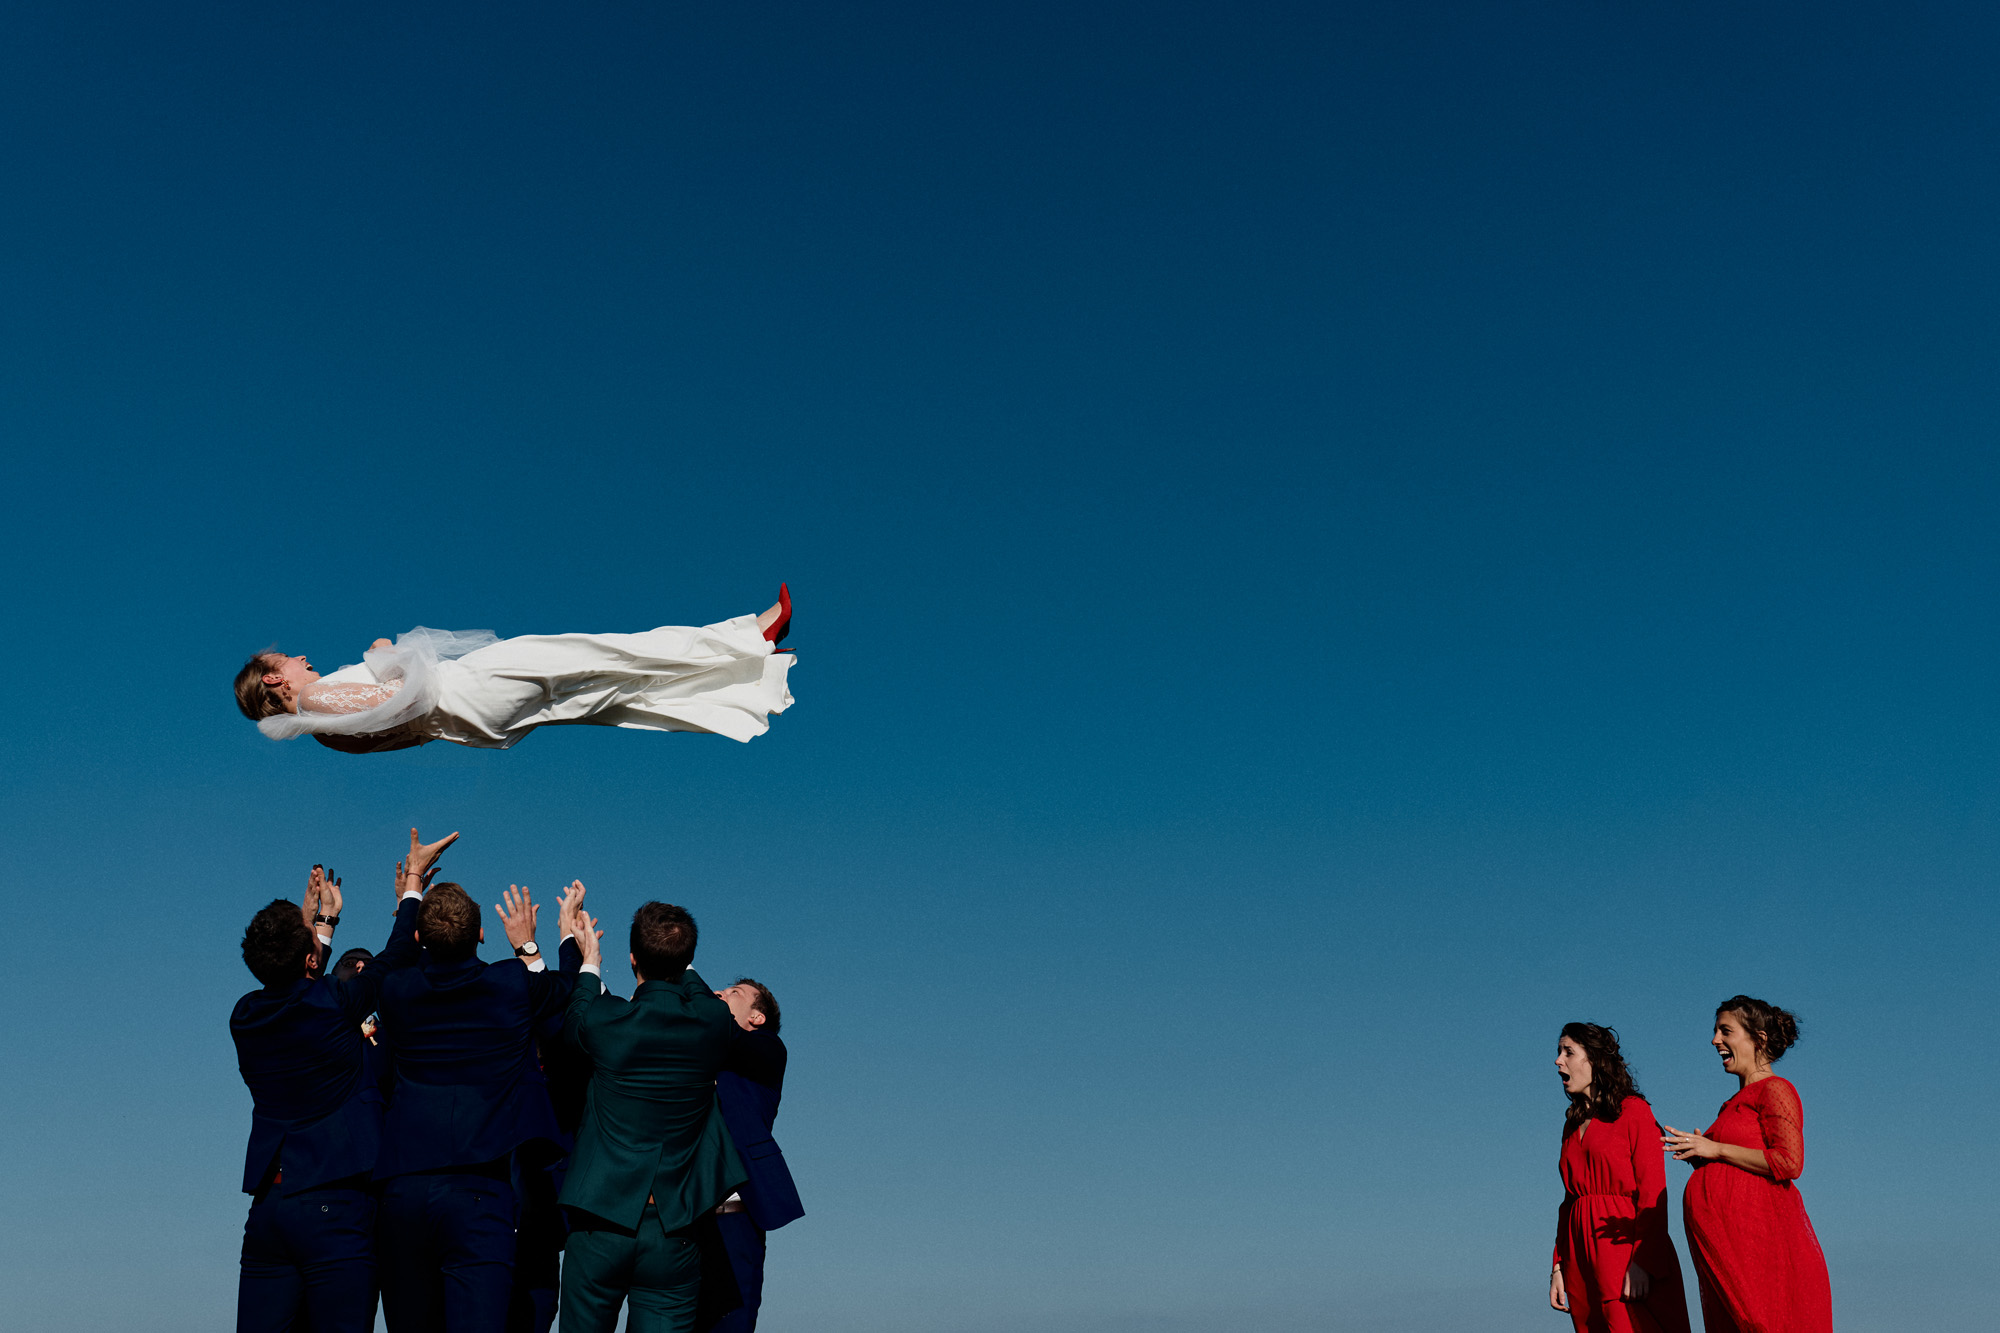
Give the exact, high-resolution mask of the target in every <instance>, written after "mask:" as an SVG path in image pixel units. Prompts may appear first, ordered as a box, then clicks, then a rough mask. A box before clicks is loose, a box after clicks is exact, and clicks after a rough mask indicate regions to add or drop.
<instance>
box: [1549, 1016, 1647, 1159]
mask: <svg viewBox="0 0 2000 1333" xmlns="http://www.w3.org/2000/svg"><path fill="white" fill-rule="evenodd" d="M1562 1035H1563V1036H1565V1037H1568V1038H1569V1039H1570V1040H1571V1041H1573V1042H1575V1043H1576V1044H1577V1045H1579V1046H1581V1047H1582V1048H1583V1053H1584V1054H1585V1055H1587V1056H1589V1057H1590V1086H1589V1087H1587V1088H1585V1089H1584V1090H1583V1091H1582V1092H1580V1093H1572V1094H1570V1099H1569V1110H1568V1111H1566V1112H1564V1114H1563V1137H1564V1138H1568V1137H1569V1136H1570V1135H1571V1134H1574V1133H1576V1131H1577V1127H1578V1126H1580V1125H1581V1124H1583V1122H1584V1121H1585V1120H1588V1119H1592V1118H1595V1119H1598V1120H1616V1119H1617V1118H1618V1112H1619V1111H1620V1110H1622V1109H1623V1108H1624V1106H1625V1099H1626V1098H1627V1097H1637V1096H1638V1095H1639V1084H1638V1081H1637V1080H1635V1079H1634V1078H1633V1077H1632V1070H1631V1068H1630V1067H1629V1066H1627V1065H1626V1063H1625V1056H1624V1054H1623V1053H1622V1052H1620V1051H1619V1049H1618V1030H1617V1029H1616V1028H1601V1027H1599V1026H1597V1024H1595V1023H1565V1024H1563V1030H1562Z"/></svg>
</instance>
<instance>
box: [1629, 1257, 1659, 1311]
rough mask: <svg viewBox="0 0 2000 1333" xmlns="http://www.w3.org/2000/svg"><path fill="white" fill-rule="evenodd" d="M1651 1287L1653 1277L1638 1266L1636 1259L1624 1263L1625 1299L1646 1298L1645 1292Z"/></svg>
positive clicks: (1637, 1299) (1638, 1299) (1641, 1299)
mask: <svg viewBox="0 0 2000 1333" xmlns="http://www.w3.org/2000/svg"><path fill="white" fill-rule="evenodd" d="M1652 1289H1653V1279H1652V1278H1651V1277H1649V1276H1647V1274H1646V1270H1645V1269H1643V1268H1641V1267H1639V1264H1638V1262H1637V1261H1636V1260H1635V1261H1633V1262H1632V1263H1629V1264H1626V1265H1625V1299H1626V1300H1628V1301H1643V1300H1645V1299H1646V1293H1647V1292H1649V1291H1651V1290H1652Z"/></svg>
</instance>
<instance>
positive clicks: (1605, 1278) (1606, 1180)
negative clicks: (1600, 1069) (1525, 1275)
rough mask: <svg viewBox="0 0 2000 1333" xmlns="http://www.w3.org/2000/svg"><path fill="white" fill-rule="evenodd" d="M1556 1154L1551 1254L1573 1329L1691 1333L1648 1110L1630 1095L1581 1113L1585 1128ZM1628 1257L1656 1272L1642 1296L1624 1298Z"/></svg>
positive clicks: (1583, 1332)
mask: <svg viewBox="0 0 2000 1333" xmlns="http://www.w3.org/2000/svg"><path fill="white" fill-rule="evenodd" d="M1557 1162H1558V1165H1559V1168H1560V1169H1561V1171H1562V1181H1563V1189H1564V1190H1565V1191H1566V1193H1565V1194H1564V1196H1563V1201H1562V1208H1561V1209H1560V1210H1558V1211H1557V1213H1556V1262H1557V1263H1559V1264H1561V1265H1562V1273H1563V1286H1564V1288H1565V1289H1566V1290H1567V1291H1568V1292H1569V1317H1570V1319H1571V1321H1572V1322H1574V1323H1575V1324H1576V1330H1577V1333H1688V1309H1687V1292H1686V1290H1685V1289H1684V1288H1683V1287H1682V1286H1681V1260H1680V1256H1679V1255H1678V1254H1676V1253H1675V1252H1674V1242H1673V1237H1671V1236H1669V1235H1668V1234H1667V1166H1666V1160H1665V1157H1664V1154H1663V1150H1662V1149H1661V1147H1660V1127H1659V1125H1658V1124H1657V1123H1655V1122H1654V1120H1653V1108H1652V1107H1650V1106H1648V1105H1646V1101H1645V1098H1643V1097H1627V1098H1626V1099H1625V1103H1624V1105H1622V1106H1620V1107H1619V1108H1618V1118H1617V1119H1616V1120H1613V1121H1609V1122H1606V1121H1603V1120H1596V1119H1592V1120H1586V1121H1584V1122H1583V1132H1582V1133H1581V1134H1568V1135H1565V1136H1564V1137H1563V1145H1562V1155H1561V1156H1560V1157H1559V1158H1558V1159H1557ZM1634 1260H1637V1261H1638V1264H1639V1267H1641V1268H1643V1269H1645V1270H1646V1276H1647V1277H1648V1278H1651V1279H1652V1288H1651V1290H1649V1291H1648V1292H1647V1293H1646V1299H1645V1300H1644V1301H1627V1300H1625V1299H1624V1295H1625V1269H1626V1267H1627V1266H1628V1265H1629V1264H1631V1263H1632V1262H1633V1261H1634Z"/></svg>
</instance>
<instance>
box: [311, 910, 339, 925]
mask: <svg viewBox="0 0 2000 1333" xmlns="http://www.w3.org/2000/svg"><path fill="white" fill-rule="evenodd" d="M313 924H314V925H315V926H337V925H339V924H340V918H339V917H337V916H328V915H326V914H325V913H324V912H315V913H313Z"/></svg>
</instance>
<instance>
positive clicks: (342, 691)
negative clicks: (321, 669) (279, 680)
mask: <svg viewBox="0 0 2000 1333" xmlns="http://www.w3.org/2000/svg"><path fill="white" fill-rule="evenodd" d="M402 688H403V682H402V681H400V680H387V681H382V682H379V683H377V682H373V681H352V680H320V681H314V682H313V683H312V684H310V685H308V686H306V687H305V689H303V690H301V691H300V692H299V711H300V712H302V713H360V712H365V711H366V710H368V709H370V708H375V707H378V706H379V705H381V704H385V703H388V702H389V701H390V700H391V699H393V698H395V697H396V691H398V690H400V689H402Z"/></svg>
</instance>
